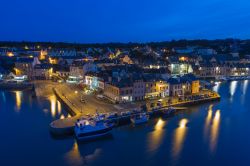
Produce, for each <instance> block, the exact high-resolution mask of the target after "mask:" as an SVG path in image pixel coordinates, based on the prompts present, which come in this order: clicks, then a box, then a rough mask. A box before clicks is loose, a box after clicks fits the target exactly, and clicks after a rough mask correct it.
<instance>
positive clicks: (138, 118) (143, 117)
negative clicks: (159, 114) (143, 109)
mask: <svg viewBox="0 0 250 166" xmlns="http://www.w3.org/2000/svg"><path fill="white" fill-rule="evenodd" d="M148 120H149V115H147V114H146V113H140V114H136V115H133V116H131V118H130V121H131V122H132V123H133V124H141V123H146V122H147V121H148Z"/></svg>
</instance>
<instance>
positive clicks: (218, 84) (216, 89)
mask: <svg viewBox="0 0 250 166" xmlns="http://www.w3.org/2000/svg"><path fill="white" fill-rule="evenodd" d="M215 84H216V85H215V86H214V87H213V91H215V92H218V91H219V90H220V86H221V82H215Z"/></svg>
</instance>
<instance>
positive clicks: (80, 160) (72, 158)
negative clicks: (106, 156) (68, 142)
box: [65, 140, 101, 166]
mask: <svg viewBox="0 0 250 166" xmlns="http://www.w3.org/2000/svg"><path fill="white" fill-rule="evenodd" d="M80 149H83V150H84V148H83V147H79V145H78V143H77V141H76V140H75V141H74V144H73V147H72V148H71V150H70V151H69V152H68V153H66V154H65V159H66V161H67V162H68V163H69V165H74V166H81V165H88V162H89V161H92V160H95V159H96V158H97V157H98V156H99V155H100V153H101V149H99V148H95V150H94V151H91V152H90V153H86V154H85V153H84V154H82V153H81V151H80Z"/></svg>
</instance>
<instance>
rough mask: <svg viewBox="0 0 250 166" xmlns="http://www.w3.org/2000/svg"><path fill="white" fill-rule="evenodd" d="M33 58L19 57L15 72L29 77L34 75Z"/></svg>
mask: <svg viewBox="0 0 250 166" xmlns="http://www.w3.org/2000/svg"><path fill="white" fill-rule="evenodd" d="M33 61H34V59H33V58H19V59H17V61H16V62H15V68H14V70H15V74H16V75H17V76H20V75H27V77H28V79H32V76H33Z"/></svg>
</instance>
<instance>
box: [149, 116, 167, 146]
mask: <svg viewBox="0 0 250 166" xmlns="http://www.w3.org/2000/svg"><path fill="white" fill-rule="evenodd" d="M165 125H166V121H164V120H162V119H161V118H160V119H159V120H158V121H157V123H156V125H155V127H154V131H153V132H151V133H150V134H149V137H148V142H149V150H150V151H155V150H157V149H158V148H159V147H160V145H161V143H162V142H163V134H164V133H166V131H165V130H164V129H163V127H164V126H165Z"/></svg>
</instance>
